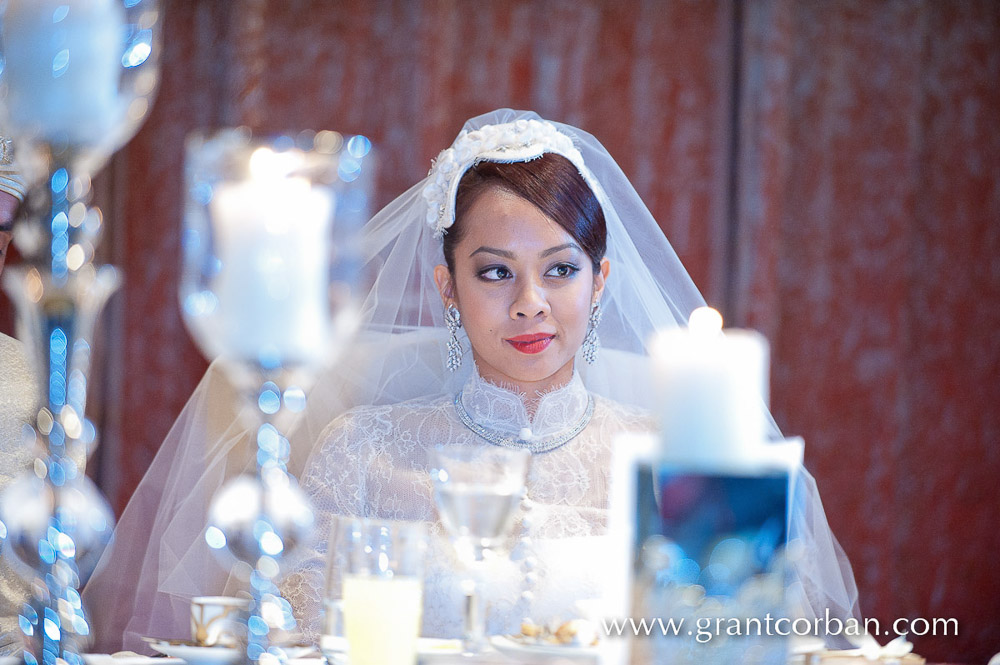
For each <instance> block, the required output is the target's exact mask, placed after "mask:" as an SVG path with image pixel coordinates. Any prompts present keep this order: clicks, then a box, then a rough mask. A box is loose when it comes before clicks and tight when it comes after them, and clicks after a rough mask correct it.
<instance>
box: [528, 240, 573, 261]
mask: <svg viewBox="0 0 1000 665" xmlns="http://www.w3.org/2000/svg"><path fill="white" fill-rule="evenodd" d="M564 249H575V250H577V251H580V252H582V251H583V250H582V249H580V246H579V245H577V244H576V243H575V242H568V243H566V244H564V245H558V246H556V247H550V248H549V249H547V250H545V251H544V252H542V253H541V254H539V255H538V256H539V257H541V258H543V259H544V258H545V257H546V256H551V255H553V254H555V253H556V252H561V251H563V250H564Z"/></svg>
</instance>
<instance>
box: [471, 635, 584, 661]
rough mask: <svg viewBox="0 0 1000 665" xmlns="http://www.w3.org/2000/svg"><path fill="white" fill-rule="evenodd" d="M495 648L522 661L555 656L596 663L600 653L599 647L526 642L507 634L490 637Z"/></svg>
mask: <svg viewBox="0 0 1000 665" xmlns="http://www.w3.org/2000/svg"><path fill="white" fill-rule="evenodd" d="M490 644H492V645H493V648H494V649H496V650H497V651H499V652H500V653H502V654H503V655H505V656H507V657H508V658H512V659H514V660H516V661H519V662H521V663H551V662H552V659H553V658H561V659H564V660H569V661H573V662H577V663H596V662H597V661H598V657H599V655H600V650H599V649H598V647H596V646H594V647H578V646H570V645H561V644H525V643H524V642H520V641H518V640H516V639H513V638H510V637H507V636H505V635H496V636H494V637H491V638H490Z"/></svg>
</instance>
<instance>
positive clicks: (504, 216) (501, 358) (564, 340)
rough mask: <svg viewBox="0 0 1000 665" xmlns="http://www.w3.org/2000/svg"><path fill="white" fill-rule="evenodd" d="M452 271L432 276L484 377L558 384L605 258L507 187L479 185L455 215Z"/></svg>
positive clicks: (525, 385)
mask: <svg viewBox="0 0 1000 665" xmlns="http://www.w3.org/2000/svg"><path fill="white" fill-rule="evenodd" d="M461 224H462V233H463V236H462V239H461V241H459V243H458V244H457V245H456V246H455V254H454V262H455V273H454V274H451V273H449V271H448V269H447V267H445V266H443V265H441V266H437V268H436V269H435V271H434V277H435V281H436V282H437V285H438V289H439V290H440V291H441V298H442V300H443V301H444V303H445V305H446V306H447V305H448V304H449V303H454V305H455V306H456V307H457V308H458V310H459V312H460V313H461V315H462V326H463V327H464V328H465V332H466V333H467V334H468V336H469V341H470V342H471V344H472V355H473V357H474V358H475V361H476V366H477V367H478V368H479V373H480V374H481V375H482V376H483V378H485V379H487V380H489V381H492V382H494V383H506V384H513V385H514V386H516V387H517V388H518V389H520V390H521V391H523V392H525V393H527V394H529V395H531V394H533V391H535V390H545V389H547V388H549V387H552V386H556V385H562V384H565V383H566V382H568V381H569V379H570V378H571V377H572V374H573V357H574V356H575V355H576V352H577V350H578V349H579V348H580V345H581V344H582V343H583V338H584V336H585V335H586V333H587V322H588V319H589V317H590V309H591V304H592V303H593V302H594V301H595V300H597V299H598V298H599V297H600V294H601V292H602V291H603V289H604V280H605V278H606V277H607V274H608V260H607V259H603V260H602V261H601V270H600V271H598V272H597V273H596V274H595V272H594V269H593V265H592V262H591V260H590V257H589V256H587V254H586V253H585V252H584V251H583V249H581V248H580V246H579V245H578V244H577V243H576V242H575V241H574V240H573V237H572V236H571V235H569V234H568V233H567V232H566V231H565V230H564V229H563V228H562V227H561V226H559V225H558V224H557V223H555V222H554V221H552V220H551V219H550V218H548V217H546V216H545V214H544V213H542V211H541V210H539V209H538V208H536V207H535V206H534V205H532V204H531V203H528V202H527V201H526V200H524V199H522V198H520V197H518V196H517V195H515V194H512V193H510V192H508V191H506V190H502V189H498V188H491V189H489V190H487V191H485V192H483V193H482V194H481V195H480V196H479V198H478V199H477V200H476V201H475V203H473V205H472V207H471V208H469V210H468V211H467V212H466V214H465V216H464V217H463V218H462V220H461Z"/></svg>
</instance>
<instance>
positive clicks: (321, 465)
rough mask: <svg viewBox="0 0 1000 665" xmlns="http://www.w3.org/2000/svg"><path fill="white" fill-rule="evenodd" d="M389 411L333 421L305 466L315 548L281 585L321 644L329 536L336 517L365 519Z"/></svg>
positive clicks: (307, 633) (306, 633)
mask: <svg viewBox="0 0 1000 665" xmlns="http://www.w3.org/2000/svg"><path fill="white" fill-rule="evenodd" d="M385 411H386V409H385V408H379V407H368V408H359V409H354V410H352V411H349V412H347V413H345V414H344V415H342V416H340V417H339V418H337V419H335V420H334V421H333V422H331V423H330V424H329V425H327V427H326V429H325V430H323V433H322V434H321V435H320V439H319V440H320V441H321V443H320V444H318V445H317V448H316V450H315V452H314V453H313V455H312V456H311V457H310V459H309V461H308V462H307V464H306V468H305V470H304V473H303V476H302V487H303V489H304V490H305V492H306V494H307V495H308V496H309V499H310V501H311V502H312V505H313V510H314V511H315V513H316V533H317V534H319V537H318V539H317V542H316V543H315V546H314V547H312V548H311V549H310V551H308V552H307V553H306V554H305V555H304V556H303V557H302V558H301V559H299V560H298V562H297V564H296V565H295V567H294V569H293V570H292V572H291V573H290V574H289V575H287V576H286V577H285V579H284V580H283V581H282V583H281V584H280V588H281V594H282V596H283V597H284V598H285V599H286V600H288V601H289V602H290V603H291V605H292V610H293V613H294V615H295V618H296V620H297V621H298V624H299V629H300V631H301V632H302V633H303V637H304V638H305V639H307V640H310V641H312V642H314V643H315V642H317V641H318V637H319V634H320V632H321V628H322V623H321V620H322V616H323V596H324V592H325V590H326V579H325V578H326V572H327V570H326V568H327V560H328V556H327V555H328V549H329V539H328V537H327V536H328V534H329V533H330V529H331V527H332V525H333V521H334V519H335V518H336V516H338V515H365V510H366V505H365V504H366V501H365V497H366V488H365V484H366V480H365V476H366V474H365V470H366V469H367V468H369V466H370V465H371V462H372V459H373V458H374V457H375V455H377V454H378V450H379V449H380V447H381V442H384V441H386V440H387V439H388V436H387V435H388V434H389V431H390V429H391V426H390V423H389V419H388V418H387V414H386V413H385Z"/></svg>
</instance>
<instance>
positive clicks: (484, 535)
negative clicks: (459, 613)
mask: <svg viewBox="0 0 1000 665" xmlns="http://www.w3.org/2000/svg"><path fill="white" fill-rule="evenodd" d="M530 460H531V453H530V452H528V451H527V450H523V449H513V448H502V447H499V446H496V447H494V446H473V445H449V446H438V447H437V448H436V449H435V451H434V467H433V468H432V469H431V478H432V480H433V482H434V503H435V505H436V506H437V510H438V516H439V517H440V518H441V523H442V524H443V525H444V527H445V529H446V530H447V532H448V535H449V536H450V538H451V541H452V544H453V545H454V546H455V550H456V552H457V553H458V556H459V558H461V559H462V561H463V563H465V564H466V565H467V566H469V567H471V566H474V565H475V564H476V563H477V562H481V561H484V560H485V559H487V558H489V557H490V556H493V555H494V554H495V552H494V550H495V549H497V548H499V547H500V546H501V545H503V543H504V541H505V539H506V538H507V536H508V535H509V533H510V530H511V527H512V525H513V523H514V517H515V515H516V514H517V509H518V506H519V505H520V503H521V500H522V499H523V497H524V492H525V482H526V479H527V474H528V465H529V463H530ZM462 588H463V590H464V591H465V636H464V640H463V645H462V646H463V650H464V651H465V653H468V654H476V653H480V652H482V651H483V649H484V647H485V633H486V616H485V614H484V613H483V609H482V598H481V597H480V592H479V589H478V588H477V585H476V583H475V580H474V579H473V577H472V576H471V575H470V576H468V577H467V578H466V580H465V581H464V582H463V584H462Z"/></svg>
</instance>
